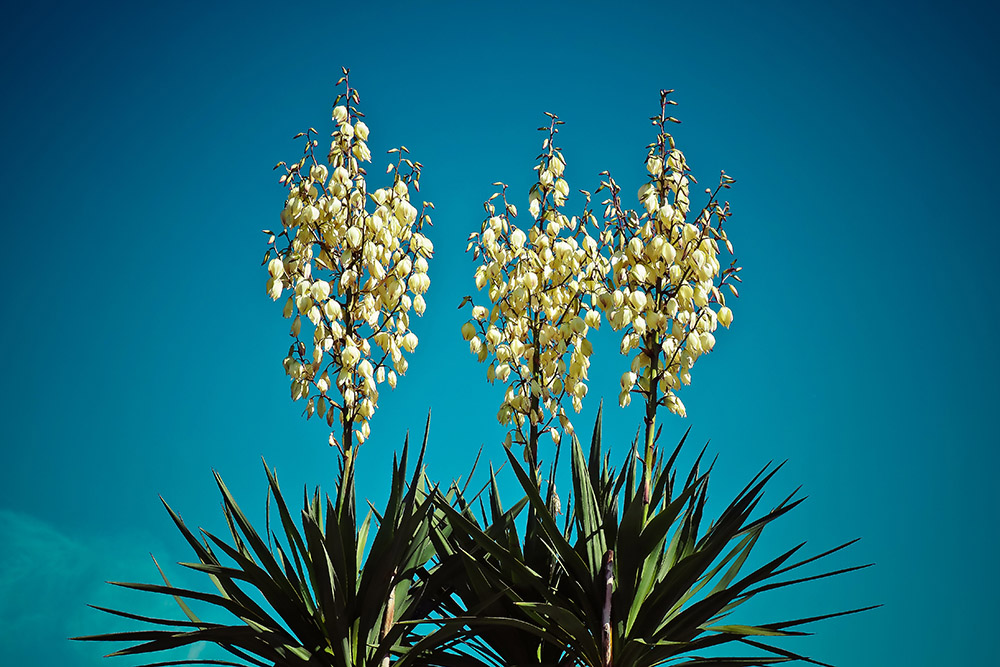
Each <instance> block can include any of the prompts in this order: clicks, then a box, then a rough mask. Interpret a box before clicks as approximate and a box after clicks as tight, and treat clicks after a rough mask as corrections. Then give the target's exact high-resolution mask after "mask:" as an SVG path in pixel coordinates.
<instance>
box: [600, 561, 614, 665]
mask: <svg viewBox="0 0 1000 667" xmlns="http://www.w3.org/2000/svg"><path fill="white" fill-rule="evenodd" d="M614 560H615V552H614V551H611V550H608V552H607V553H605V554H604V568H603V569H604V572H603V575H604V586H605V588H604V605H603V607H602V609H601V648H602V651H601V664H602V667H611V649H612V646H611V594H612V592H614V587H615V575H614Z"/></svg>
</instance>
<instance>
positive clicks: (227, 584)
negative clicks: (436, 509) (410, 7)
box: [76, 430, 434, 667]
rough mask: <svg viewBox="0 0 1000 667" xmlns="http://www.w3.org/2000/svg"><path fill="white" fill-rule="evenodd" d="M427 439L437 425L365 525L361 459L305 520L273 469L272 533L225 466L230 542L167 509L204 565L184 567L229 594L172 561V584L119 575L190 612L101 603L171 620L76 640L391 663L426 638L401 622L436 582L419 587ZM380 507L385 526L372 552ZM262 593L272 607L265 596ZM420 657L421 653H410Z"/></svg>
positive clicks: (426, 554) (282, 660)
mask: <svg viewBox="0 0 1000 667" xmlns="http://www.w3.org/2000/svg"><path fill="white" fill-rule="evenodd" d="M426 444H427V433H426V430H425V433H424V442H423V447H422V448H421V452H420V456H419V457H418V460H417V464H416V467H415V470H414V472H413V474H412V477H411V479H410V481H409V483H407V479H406V475H407V472H406V471H407V455H408V449H409V442H408V439H407V442H406V443H405V444H404V446H403V450H402V454H401V456H400V458H399V459H398V461H397V460H396V458H395V457H394V459H393V467H392V484H391V489H390V495H389V499H388V502H387V503H386V507H385V510H384V511H383V512H382V513H381V514H380V515H379V514H378V513H375V512H374V511H373V512H369V513H368V515H367V516H366V517H365V519H364V521H363V522H362V523H361V525H360V527H359V526H358V524H357V521H356V511H355V488H354V473H353V465H352V461H351V460H350V459H346V460H345V461H344V464H343V465H342V466H341V470H340V476H339V479H338V484H337V487H336V499H335V500H331V499H330V498H329V497H327V498H326V499H325V502H324V500H323V499H322V498H321V495H320V492H319V490H317V491H316V493H315V494H314V495H313V496H312V497H311V498H309V497H305V499H304V508H303V510H302V512H301V516H300V523H299V524H298V525H297V524H296V523H295V521H294V519H293V517H292V514H291V513H290V512H289V510H288V506H287V504H286V502H285V499H284V496H283V495H282V492H281V490H280V488H279V486H278V480H277V477H276V476H275V474H274V473H273V472H272V471H271V470H269V469H268V470H267V478H268V485H269V493H270V495H272V496H273V497H274V501H275V505H276V506H277V510H278V516H279V519H280V521H279V523H280V529H276V530H275V531H273V532H272V529H271V526H270V503H268V508H269V512H268V520H267V524H268V525H267V531H266V532H267V535H266V536H261V535H260V534H259V533H258V532H257V531H256V530H255V529H254V527H253V526H252V524H251V522H250V521H249V519H248V518H247V517H246V516H245V515H244V513H243V512H242V511H241V510H240V508H239V506H238V505H237V504H236V501H235V500H234V499H233V497H232V495H231V494H230V492H229V490H228V489H227V488H226V485H225V484H224V483H223V481H222V478H221V477H219V475H218V474H216V481H217V482H218V486H219V490H220V491H221V493H222V498H223V510H224V513H225V517H226V522H227V524H228V526H229V532H230V535H229V537H230V539H229V540H225V539H222V538H220V537H217V536H216V535H213V534H212V533H210V532H207V531H202V533H203V540H199V538H198V537H197V536H196V535H195V533H194V532H193V531H192V530H191V529H189V528H188V527H187V525H186V524H185V523H184V522H183V521H182V520H181V518H180V517H179V516H178V515H177V514H176V513H175V512H174V511H173V510H172V509H171V508H170V507H169V506H167V511H168V512H169V513H170V516H171V518H172V519H173V520H174V523H175V524H176V525H177V528H178V529H179V530H180V531H181V533H182V534H183V535H184V537H185V539H186V540H187V542H188V544H190V546H191V548H192V549H193V550H194V552H195V554H196V555H197V557H198V561H197V562H193V563H182V565H183V566H185V567H187V568H190V569H192V570H196V571H199V572H204V573H205V574H207V575H208V576H209V577H210V578H211V580H212V583H213V584H215V587H216V588H217V589H218V592H217V593H207V592H201V591H195V590H188V589H184V588H179V587H176V586H173V585H172V584H171V583H170V581H169V580H168V579H167V577H166V575H165V574H164V573H163V571H162V569H161V570H160V574H161V576H162V577H163V581H164V583H163V584H162V585H161V584H142V583H117V582H113V583H114V584H115V585H116V586H121V587H124V588H130V589H135V590H140V591H148V592H152V593H156V594H160V595H168V596H171V597H173V598H174V599H175V600H176V601H177V604H178V605H179V606H180V609H181V610H182V612H183V614H184V616H185V618H180V619H167V618H153V617H150V616H143V615H139V614H133V613H129V612H126V611H119V610H115V609H107V608H103V607H98V609H101V610H102V611H105V612H108V613H111V614H115V615H117V616H122V617H125V618H129V619H134V620H139V621H143V622H145V623H148V624H152V625H155V626H161V627H160V628H158V629H149V630H140V631H132V632H115V633H109V634H103V635H95V636H88V637H77V638H76V639H79V640H85V641H111V642H128V643H129V644H131V645H130V646H128V647H126V648H124V649H121V650H119V651H116V652H115V653H112V654H111V655H133V654H140V653H152V652H159V651H167V650H171V649H176V648H179V647H183V646H186V645H189V644H193V643H195V642H209V643H213V644H216V645H218V646H220V647H222V648H223V649H225V650H226V651H228V652H229V653H230V654H231V655H233V656H235V657H236V658H239V659H241V660H243V661H244V662H228V661H217V660H205V661H200V660H167V661H163V662H156V663H147V664H148V665H169V664H191V663H195V664H206V663H210V664H229V665H245V664H252V665H261V666H263V665H298V664H309V665H329V666H331V667H334V666H335V667H367V666H375V665H383V666H384V665H388V663H389V659H390V655H392V654H393V653H398V652H400V651H402V650H403V649H404V648H405V647H406V646H407V645H409V644H412V643H413V642H414V641H416V636H415V626H414V625H412V624H408V623H399V622H398V621H406V620H409V619H413V618H415V616H414V613H415V611H416V609H417V607H418V605H419V603H420V595H421V594H422V592H426V591H427V590H428V589H427V587H426V586H422V587H420V588H418V589H413V588H411V586H412V584H413V582H414V580H415V579H416V578H419V577H421V576H426V575H427V572H426V569H425V568H426V567H427V566H428V563H429V561H430V559H431V557H432V555H433V553H434V550H433V545H432V543H431V541H430V539H429V524H430V522H429V519H430V517H431V516H432V503H431V494H430V491H431V490H430V489H429V488H428V487H427V485H426V482H425V478H424V475H423V472H422V469H421V465H422V461H423V454H424V448H425V447H426ZM265 468H266V466H265ZM164 504H165V505H166V503H164ZM324 510H325V511H324ZM373 514H374V519H375V521H376V522H377V524H378V526H377V529H376V530H375V534H374V538H373V539H372V541H371V548H370V550H368V552H367V553H366V546H367V543H368V537H369V531H370V528H371V524H372V519H373ZM276 528H277V527H276ZM278 534H282V536H283V540H279V538H278ZM282 542H284V544H282ZM216 549H218V552H216ZM157 567H158V568H159V566H157ZM255 594H256V595H255ZM258 595H259V597H260V598H263V600H264V601H266V603H267V605H269V607H270V609H268V608H266V607H265V606H264V605H261V604H258V603H257V602H256V601H255V599H254V598H255V597H257V596H258ZM258 599H259V598H258ZM192 600H193V601H196V602H199V603H204V604H207V605H209V606H211V607H213V608H214V610H215V611H216V612H228V614H230V615H232V616H234V617H235V622H232V623H215V622H208V621H206V620H203V619H201V618H200V617H199V616H198V615H197V614H196V613H195V612H194V611H193V610H192V609H191V607H190V606H189V605H188V604H187V601H192ZM216 615H217V614H216ZM416 655H417V654H416V653H412V654H410V659H412V658H414V657H416ZM406 661H407V659H404V661H403V662H400V663H399V664H400V665H403V664H405V662H406Z"/></svg>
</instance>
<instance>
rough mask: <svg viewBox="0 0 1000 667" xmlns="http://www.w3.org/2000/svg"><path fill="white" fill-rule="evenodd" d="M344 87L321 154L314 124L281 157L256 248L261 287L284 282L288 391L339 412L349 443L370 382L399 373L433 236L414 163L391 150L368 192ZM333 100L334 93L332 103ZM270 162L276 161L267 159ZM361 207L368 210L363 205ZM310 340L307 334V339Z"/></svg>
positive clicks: (369, 403)
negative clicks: (414, 195)
mask: <svg viewBox="0 0 1000 667" xmlns="http://www.w3.org/2000/svg"><path fill="white" fill-rule="evenodd" d="M341 84H344V85H345V86H346V89H347V90H346V92H345V93H343V94H341V95H339V96H338V97H337V99H336V101H335V102H334V108H333V121H334V123H335V125H336V129H335V130H334V132H333V135H332V136H333V141H332V143H331V146H330V152H329V154H328V156H327V159H326V160H325V161H324V162H321V161H320V160H317V158H316V156H315V154H314V149H315V148H316V147H317V146H318V145H319V141H318V140H316V139H315V138H314V135H315V134H316V131H315V130H314V129H312V128H310V129H309V130H308V131H307V132H304V133H300V134H299V135H296V136H297V137H301V136H305V137H306V146H305V150H304V151H303V157H302V158H301V159H300V160H299V161H298V162H296V163H294V164H291V165H287V164H285V163H283V162H282V163H279V165H278V167H284V168H285V173H284V174H283V175H282V176H281V178H280V182H281V183H282V184H283V185H285V186H286V187H287V189H288V196H287V198H286V200H285V206H284V209H283V210H282V212H281V223H282V231H281V232H279V233H277V234H274V233H271V232H270V231H267V230H265V232H266V233H268V234H269V235H270V239H269V245H270V247H269V249H268V252H267V254H266V255H265V257H264V262H265V264H266V265H267V269H268V273H269V278H268V281H267V293H268V294H269V295H270V296H271V298H272V299H275V300H277V299H279V298H281V296H282V295H283V294H284V293H285V292H286V291H290V292H291V294H290V295H289V296H288V298H287V300H286V302H285V306H284V316H285V317H287V318H291V319H292V326H291V336H292V338H293V339H294V342H293V343H292V345H291V347H290V348H289V350H288V355H287V356H286V358H285V360H284V367H285V371H286V373H287V374H288V376H289V377H290V378H291V392H292V399H293V400H299V399H306V407H305V414H306V416H307V417H312V416H313V414H316V415H318V416H319V417H325V419H326V421H327V424H329V425H330V426H332V425H333V423H334V421H335V419H337V417H338V416H339V421H340V424H341V426H342V428H343V444H342V445H340V443H339V442H338V441H337V439H336V437H335V436H334V435H331V437H330V441H331V444H336V445H339V446H342V447H343V448H344V449H345V450H347V451H350V449H351V447H352V446H353V442H354V441H355V439H356V440H357V442H358V443H359V444H360V443H362V442H364V440H365V439H366V438H367V437H368V436H369V433H370V427H369V420H370V419H371V417H372V414H373V413H374V412H375V408H376V406H377V404H378V396H379V394H378V385H379V384H381V383H383V382H387V383H388V384H389V386H390V387H395V385H396V380H397V375H403V374H404V373H406V368H407V360H406V357H405V353H411V352H413V351H414V350H415V349H416V347H417V336H416V334H414V333H413V332H412V331H411V330H410V313H411V311H412V312H415V313H416V314H417V315H422V314H423V313H424V309H425V307H426V304H425V302H424V296H423V295H424V293H425V292H426V291H427V288H428V286H429V285H430V278H428V276H427V268H428V267H427V260H428V258H430V257H431V256H432V254H433V250H434V248H433V245H432V244H431V242H430V240H429V239H428V238H427V237H425V236H424V235H423V234H422V233H421V229H422V228H423V225H424V223H427V224H430V223H431V220H430V216H429V215H427V214H426V210H427V208H433V205H431V204H429V203H428V202H424V204H423V209H422V210H417V208H416V207H415V206H414V205H413V204H412V203H411V202H410V192H411V189H412V190H416V191H418V192H419V189H420V188H419V178H420V168H421V165H420V163H419V162H414V161H411V160H409V159H408V158H406V157H404V155H405V154H406V152H407V151H406V148H405V147H402V148H400V149H393V150H392V151H389V152H390V154H395V156H396V162H395V164H390V165H389V168H388V170H387V173H388V172H395V173H394V179H393V183H392V185H391V186H390V187H385V188H380V189H377V190H375V191H374V192H369V191H368V185H367V182H366V176H367V173H366V171H365V169H364V168H363V167H362V163H365V162H371V153H370V151H369V149H368V145H367V141H368V133H369V130H368V126H367V125H366V124H365V122H364V121H363V120H361V119H362V118H363V114H362V113H360V112H359V111H358V110H357V108H356V107H355V106H354V105H356V104H358V103H359V96H358V93H357V91H356V90H353V89H352V88H351V87H350V82H349V80H348V70H347V69H345V70H344V76H343V78H341V80H340V81H339V82H338V85H341ZM342 102H343V103H342ZM276 168H277V167H276ZM369 209H372V210H369ZM310 339H311V340H310Z"/></svg>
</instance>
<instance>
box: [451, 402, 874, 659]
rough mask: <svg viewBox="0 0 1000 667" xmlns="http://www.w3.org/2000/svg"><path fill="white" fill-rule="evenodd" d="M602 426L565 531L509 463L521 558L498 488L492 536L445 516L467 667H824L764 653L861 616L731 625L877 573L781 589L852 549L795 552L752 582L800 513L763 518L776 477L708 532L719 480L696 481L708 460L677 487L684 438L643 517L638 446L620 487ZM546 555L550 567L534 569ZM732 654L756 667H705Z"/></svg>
mask: <svg viewBox="0 0 1000 667" xmlns="http://www.w3.org/2000/svg"><path fill="white" fill-rule="evenodd" d="M600 422H601V415H600V412H599V413H598V417H597V423H596V424H595V427H594V434H593V438H592V440H591V446H590V453H589V457H585V455H584V453H583V450H582V448H581V447H580V444H579V442H578V441H577V440H576V439H575V438H574V439H573V443H572V483H573V502H572V510H571V516H570V517H567V526H566V527H564V528H560V527H559V526H558V525H557V523H556V520H555V516H554V514H553V513H552V509H553V502H552V499H553V492H552V490H551V487H550V490H549V493H548V497H547V498H545V497H543V496H542V494H541V492H540V491H539V489H538V486H537V484H536V481H535V480H534V479H532V476H531V475H530V474H529V473H528V472H527V471H526V470H524V468H522V466H521V465H520V464H519V463H518V461H517V458H516V457H515V456H513V455H512V454H511V452H509V451H508V458H509V461H510V464H511V467H512V468H513V470H514V472H515V474H516V475H517V478H518V480H519V482H520V484H521V487H522V489H523V490H524V493H525V496H526V498H525V501H526V503H527V506H528V508H529V517H528V526H529V533H527V534H526V536H525V541H524V543H523V545H522V544H520V543H519V542H518V541H517V540H516V535H517V531H516V528H515V527H514V521H515V518H516V513H517V512H516V510H517V509H518V508H519V507H518V506H515V508H514V509H513V510H510V511H508V512H501V511H500V509H499V507H498V503H497V498H498V492H497V490H496V487H495V486H494V487H493V489H492V492H491V496H490V504H491V513H490V515H489V516H490V520H489V521H488V522H486V521H484V522H483V523H484V524H486V525H483V524H480V523H479V522H478V521H477V520H476V519H475V517H474V516H473V515H472V513H471V511H470V509H469V508H468V504H467V503H465V502H463V500H462V499H461V498H460V497H457V498H456V499H455V500H456V502H455V503H454V507H452V506H448V505H442V510H443V512H444V514H445V515H446V516H447V521H448V526H449V529H450V534H449V535H447V536H445V535H443V534H442V535H438V536H437V538H436V539H437V540H438V541H440V542H442V543H443V544H439V545H438V548H439V551H442V552H447V553H448V557H444V556H443V557H442V561H443V565H445V564H447V563H449V562H455V563H460V564H461V567H462V569H463V571H464V575H463V579H462V581H461V584H460V587H459V588H458V589H457V590H456V593H457V597H458V598H460V599H461V601H462V602H463V603H464V605H465V608H466V612H467V613H465V614H462V613H455V617H454V618H451V619H448V620H442V621H441V625H442V629H441V631H440V632H442V633H451V634H453V635H454V636H463V637H469V636H473V637H474V639H475V641H474V642H473V643H471V644H470V647H472V648H475V649H476V651H475V652H474V653H475V654H474V655H469V656H468V657H467V658H466V660H471V661H473V663H487V664H488V663H494V664H500V665H524V664H542V665H554V664H561V665H568V664H580V665H586V666H587V667H611V665H616V666H618V667H652V666H654V665H661V664H665V663H669V664H683V665H714V666H717V667H722V666H724V665H725V666H737V665H764V664H772V663H777V662H786V661H790V660H796V659H798V660H805V661H807V662H812V663H814V664H823V663H819V662H817V661H815V660H812V659H810V658H806V657H804V656H802V655H799V654H797V653H795V652H792V651H789V650H786V649H784V648H781V647H777V646H773V645H771V644H770V643H768V642H769V641H771V640H772V639H773V638H779V637H787V636H792V635H802V634H807V633H804V632H801V631H799V630H796V629H794V628H797V627H798V626H801V625H804V624H806V623H811V622H814V621H818V620H822V619H825V618H831V617H834V616H839V615H843V614H850V613H856V612H859V611H863V610H862V609H855V610H850V611H844V612H834V613H827V614H823V615H817V616H813V617H810V618H800V619H793V620H776V621H775V620H768V621H766V622H760V623H756V624H753V625H748V624H735V623H731V622H728V621H727V620H726V619H727V617H728V616H729V615H730V614H731V613H732V612H733V610H734V609H736V608H737V607H738V606H740V605H741V604H743V603H744V602H746V601H748V600H750V599H751V598H753V597H754V596H756V595H757V594H759V593H763V592H765V591H768V590H774V589H779V588H782V587H785V586H789V585H794V584H799V583H803V582H806V581H810V580H815V579H821V578H824V577H829V576H834V575H837V574H841V573H845V572H849V571H852V570H857V569H861V568H862V567H867V566H865V565H860V566H855V567H848V568H844V569H840V570H834V571H827V572H823V573H821V574H816V575H812V576H806V577H801V578H787V577H785V576H784V575H787V574H788V573H790V572H792V571H793V570H796V569H798V568H800V567H802V566H804V565H806V564H808V563H812V562H815V561H817V560H820V559H822V558H825V557H826V556H829V555H830V554H832V553H834V552H837V551H839V550H841V549H843V548H845V547H847V546H849V545H850V544H852V543H853V542H848V543H846V544H842V545H840V546H838V547H836V548H834V549H831V550H829V551H826V552H824V553H821V554H819V555H815V556H812V557H808V558H805V559H802V560H798V561H794V562H792V557H793V556H794V555H795V554H796V553H797V552H798V551H799V549H800V548H801V546H802V545H799V546H797V547H795V548H793V549H790V550H788V551H786V552H785V553H782V554H780V555H778V556H777V557H776V558H773V559H772V560H770V561H768V562H766V563H765V564H763V565H761V566H759V567H757V568H755V569H752V570H751V571H749V572H744V569H745V565H746V563H747V560H748V558H749V556H750V554H751V551H752V549H753V548H754V546H755V545H756V544H757V541H758V539H759V538H760V536H761V533H762V531H763V530H764V528H765V527H766V526H767V525H769V524H770V523H772V522H773V521H775V520H776V519H778V518H779V517H780V516H782V515H783V514H785V513H786V512H788V511H790V510H791V509H792V508H794V507H795V506H796V505H798V504H799V503H800V502H801V501H802V499H795V498H794V495H795V494H793V495H792V496H789V497H788V498H786V499H785V500H783V501H782V502H780V503H779V504H778V505H777V506H776V507H774V508H773V509H771V510H769V511H766V512H764V513H763V514H762V515H761V516H759V517H756V518H754V516H753V515H754V512H755V510H756V509H757V507H758V505H759V504H760V501H761V496H762V493H763V490H764V487H765V485H766V484H767V483H768V481H769V480H770V479H771V478H772V476H773V475H774V474H775V472H777V469H778V468H780V466H777V467H771V466H767V467H765V468H764V469H763V470H761V471H760V472H759V473H758V474H757V475H756V476H754V478H753V479H752V480H751V481H750V482H749V483H748V484H747V486H746V487H745V488H744V489H743V490H742V491H741V492H740V493H739V494H737V496H736V497H735V498H734V499H733V501H732V502H731V503H729V505H728V506H727V507H726V509H725V510H724V511H723V512H722V513H721V514H720V515H719V517H718V518H717V519H716V520H715V521H713V522H711V523H710V524H709V525H708V527H707V528H704V527H703V524H704V511H705V503H706V498H707V489H708V479H709V473H710V471H711V467H710V466H709V470H707V471H705V472H701V470H700V469H701V460H702V455H703V454H704V450H703V451H702V455H699V456H698V458H697V460H696V461H695V463H694V464H693V466H692V467H691V469H690V471H689V472H688V474H687V475H686V477H685V478H683V481H682V482H681V483H678V477H677V471H676V469H675V467H674V466H675V463H676V459H677V456H678V453H679V452H680V450H681V448H682V446H683V444H684V441H685V438H686V434H685V438H682V439H681V441H680V443H679V444H678V445H677V447H676V448H675V449H674V451H673V453H672V454H671V456H670V457H669V459H668V460H667V461H666V462H664V461H663V460H662V458H660V459H659V460H658V461H656V465H655V467H654V469H653V471H652V474H651V475H650V478H649V479H650V481H651V482H652V484H651V500H650V503H649V505H648V506H647V505H646V504H645V503H644V498H643V495H644V490H643V483H642V481H643V478H642V474H641V471H640V470H639V469H638V465H637V463H638V456H637V452H636V447H635V445H633V449H632V451H631V453H630V455H629V461H628V463H627V464H626V465H625V466H623V468H622V470H621V471H620V472H618V473H616V472H615V471H614V470H613V469H612V467H611V466H610V463H609V458H608V456H607V455H605V454H604V453H603V452H602V446H601V423H600ZM525 501H522V502H525ZM647 512H648V516H645V517H644V514H645V513H647ZM531 530H533V531H535V532H534V533H532V532H530V531H531ZM538 548H541V549H544V550H545V554H544V555H543V556H539V555H537V554H534V555H529V554H532V549H538ZM498 594H500V595H502V598H503V599H497V595H498ZM868 608H870V607H868ZM868 608H866V609H868ZM436 639H437V641H440V639H441V638H440V637H437V638H436ZM722 644H735V645H736V646H738V647H739V649H741V651H745V650H746V649H747V648H748V647H752V648H755V649H758V651H756V653H757V655H738V656H730V657H704V656H700V657H699V655H698V652H699V651H702V650H704V649H709V648H711V647H715V646H719V645H722ZM751 653H753V651H751ZM440 662H441V664H447V662H448V661H447V660H441V661H440Z"/></svg>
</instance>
